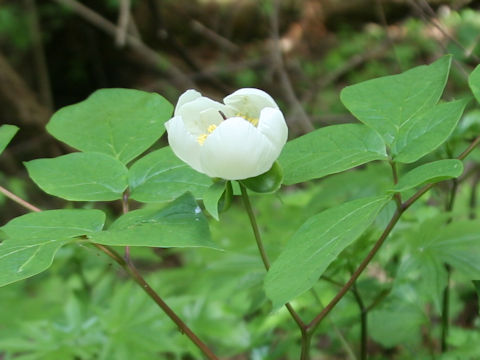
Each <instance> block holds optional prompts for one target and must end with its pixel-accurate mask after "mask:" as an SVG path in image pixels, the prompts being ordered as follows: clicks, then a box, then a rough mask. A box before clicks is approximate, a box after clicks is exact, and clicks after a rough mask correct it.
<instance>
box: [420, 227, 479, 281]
mask: <svg viewBox="0 0 480 360" xmlns="http://www.w3.org/2000/svg"><path fill="white" fill-rule="evenodd" d="M424 251H430V252H433V253H434V254H436V256H438V257H439V258H440V259H442V260H443V261H444V262H446V263H447V264H450V265H451V266H452V267H453V268H455V269H457V270H459V271H461V272H463V273H464V274H465V275H466V276H468V277H469V278H470V279H471V280H480V222H479V221H478V220H466V221H456V222H453V223H451V224H448V225H447V226H444V227H441V228H438V227H437V229H436V233H435V234H434V236H433V238H432V239H431V241H430V242H428V243H427V244H426V245H425V250H424Z"/></svg>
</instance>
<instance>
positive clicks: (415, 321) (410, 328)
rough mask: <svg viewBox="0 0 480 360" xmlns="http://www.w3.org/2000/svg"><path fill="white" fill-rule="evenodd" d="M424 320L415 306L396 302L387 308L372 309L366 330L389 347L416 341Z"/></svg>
mask: <svg viewBox="0 0 480 360" xmlns="http://www.w3.org/2000/svg"><path fill="white" fill-rule="evenodd" d="M425 322H426V319H425V316H424V315H423V314H422V312H421V311H420V309H419V308H418V307H417V306H415V305H412V304H407V303H397V304H395V305H394V306H392V307H391V308H388V309H374V310H373V311H372V312H371V314H370V315H369V320H368V325H369V326H368V328H369V330H368V331H369V334H370V336H371V337H372V339H374V340H375V341H376V342H378V343H380V344H382V345H383V346H384V347H387V348H390V347H394V346H395V345H405V344H411V343H415V342H418V340H419V339H421V332H420V331H421V327H422V325H424V324H425Z"/></svg>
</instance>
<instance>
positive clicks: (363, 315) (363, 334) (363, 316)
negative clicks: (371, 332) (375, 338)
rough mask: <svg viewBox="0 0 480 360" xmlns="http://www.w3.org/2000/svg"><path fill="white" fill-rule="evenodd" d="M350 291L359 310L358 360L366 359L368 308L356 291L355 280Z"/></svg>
mask: <svg viewBox="0 0 480 360" xmlns="http://www.w3.org/2000/svg"><path fill="white" fill-rule="evenodd" d="M352 292H353V295H354V297H355V300H356V302H357V305H358V308H359V310H360V360H367V342H368V330H367V320H368V310H367V308H366V307H365V303H364V302H363V299H362V296H361V294H360V292H359V291H358V288H357V284H356V282H355V283H353V285H352Z"/></svg>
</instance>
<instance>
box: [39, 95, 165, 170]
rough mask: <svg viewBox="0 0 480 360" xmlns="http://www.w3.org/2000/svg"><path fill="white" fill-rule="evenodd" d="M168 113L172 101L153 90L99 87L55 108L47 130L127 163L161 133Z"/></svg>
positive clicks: (83, 146)
mask: <svg viewBox="0 0 480 360" xmlns="http://www.w3.org/2000/svg"><path fill="white" fill-rule="evenodd" d="M171 114H172V105H171V104H170V103H169V102H168V101H167V100H165V99H164V98H163V97H162V96H160V95H158V94H156V93H147V92H144V91H139V90H133V89H102V90H98V91H96V92H94V93H93V94H92V95H90V96H89V97H88V98H87V99H86V100H85V101H82V102H80V103H77V104H74V105H70V106H67V107H64V108H62V109H60V110H59V111H57V112H56V113H55V114H54V115H53V117H52V118H51V120H50V122H49V123H48V125H47V130H48V132H49V133H50V134H52V135H53V136H55V137H56V138H57V139H59V140H61V141H63V142H65V143H67V144H69V145H70V146H73V147H74V148H76V149H78V150H81V151H93V152H100V153H104V154H107V155H111V156H113V157H115V158H116V159H118V160H120V161H121V162H123V163H127V162H129V161H130V160H132V159H134V158H135V157H137V156H138V155H140V154H141V153H142V152H144V151H145V150H147V149H148V148H149V147H150V146H151V145H152V144H153V143H154V142H155V141H156V140H158V139H159V138H160V137H161V136H162V135H163V133H164V132H165V127H164V123H165V121H167V120H168V119H169V118H170V116H171Z"/></svg>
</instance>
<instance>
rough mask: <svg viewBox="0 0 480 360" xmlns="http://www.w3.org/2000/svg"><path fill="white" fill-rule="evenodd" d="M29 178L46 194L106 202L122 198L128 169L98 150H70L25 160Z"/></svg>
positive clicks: (78, 199)
mask: <svg viewBox="0 0 480 360" xmlns="http://www.w3.org/2000/svg"><path fill="white" fill-rule="evenodd" d="M25 166H26V167H27V170H28V174H29V175H30V177H31V178H32V180H33V181H34V182H35V183H36V184H37V185H38V186H39V187H40V188H41V189H42V190H43V191H45V192H46V193H48V194H50V195H55V196H58V197H61V198H64V199H67V200H72V201H108V200H117V199H121V198H122V193H123V191H124V190H125V189H126V188H127V186H128V182H127V173H128V171H127V168H126V167H125V165H123V164H122V163H121V162H120V161H118V160H117V159H115V158H113V157H111V156H109V155H104V154H100V153H73V154H68V155H63V156H59V157H57V158H53V159H37V160H33V161H29V162H27V163H25Z"/></svg>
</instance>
